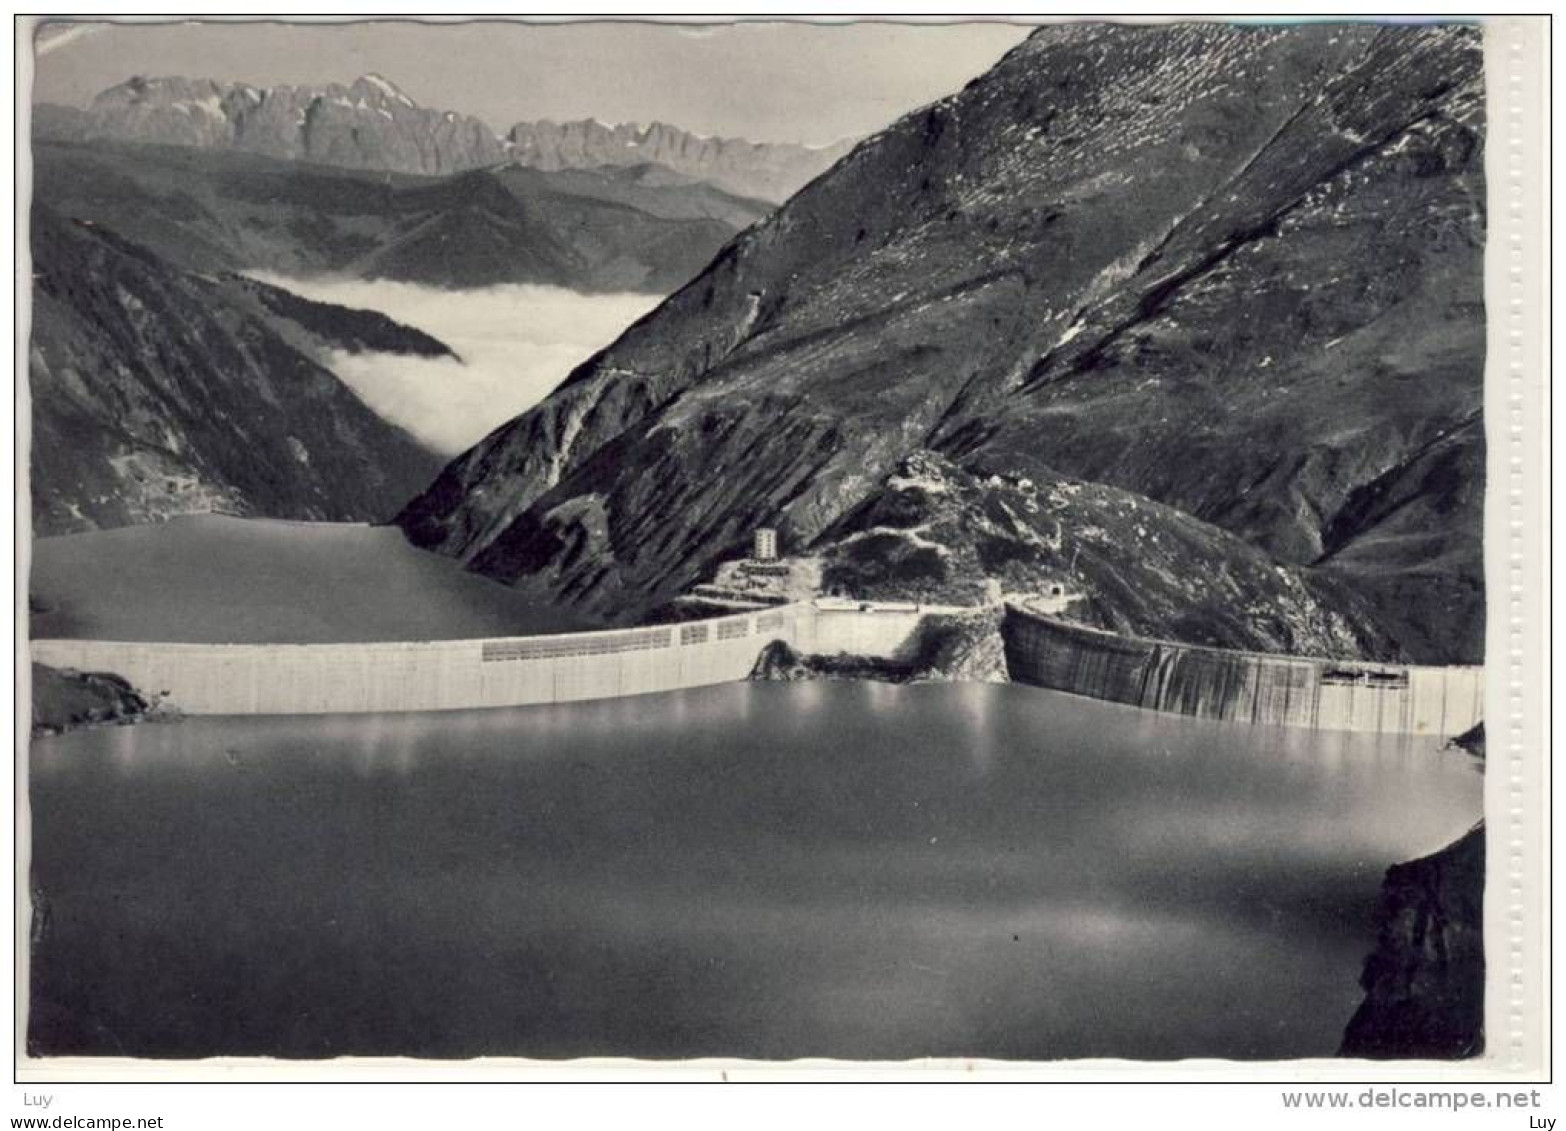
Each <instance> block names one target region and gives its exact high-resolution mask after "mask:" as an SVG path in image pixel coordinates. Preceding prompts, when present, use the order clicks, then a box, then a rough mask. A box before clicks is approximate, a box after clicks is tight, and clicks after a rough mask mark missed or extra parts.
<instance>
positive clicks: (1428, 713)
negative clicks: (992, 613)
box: [1002, 606, 1484, 737]
mask: <svg viewBox="0 0 1566 1131" xmlns="http://www.w3.org/2000/svg"><path fill="white" fill-rule="evenodd" d="M1002 636H1003V637H1004V639H1005V644H1006V662H1007V666H1008V668H1009V669H1010V671H1011V676H1012V678H1013V679H1015V680H1018V681H1020V682H1024V683H1031V684H1034V685H1036V686H1039V687H1047V688H1051V689H1053V690H1056V691H1068V692H1072V693H1075V694H1078V695H1086V696H1091V697H1092V698H1094V699H1105V700H1108V701H1110V702H1113V703H1126V704H1130V705H1131V706H1134V707H1145V708H1149V709H1151V710H1155V711H1167V712H1171V713H1174V714H1180V715H1192V716H1195V717H1198V718H1206V719H1220V720H1225V721H1231V722H1246V723H1263V724H1270V725H1275V726H1299V727H1315V728H1319V729H1323V730H1351V731H1366V732H1373V733H1382V734H1427V735H1437V736H1441V737H1452V736H1454V735H1458V734H1462V733H1463V732H1464V731H1467V730H1468V729H1470V728H1471V727H1473V726H1474V724H1476V723H1477V722H1478V721H1479V720H1480V718H1481V717H1482V716H1483V713H1484V669H1483V668H1479V667H1413V666H1406V665H1399V664H1376V663H1363V662H1350V661H1338V660H1329V659H1318V658H1312V657H1301V656H1282V655H1272V654H1267V653H1259V652H1234V651H1228V650H1224V649H1219V648H1204V647H1199V646H1195V645H1187V644H1176V643H1171V642H1169V641H1163V640H1149V639H1144V638H1140V637H1132V636H1120V635H1117V634H1114V633H1109V632H1103V631H1100V630H1098V629H1093V628H1088V627H1086V626H1084V625H1079V624H1074V623H1071V622H1068V621H1063V620H1059V619H1057V618H1054V617H1049V616H1044V615H1041V614H1038V613H1034V612H1030V611H1028V610H1026V609H1021V608H1017V607H1015V606H1008V608H1007V611H1006V619H1005V623H1004V627H1003V630H1002Z"/></svg>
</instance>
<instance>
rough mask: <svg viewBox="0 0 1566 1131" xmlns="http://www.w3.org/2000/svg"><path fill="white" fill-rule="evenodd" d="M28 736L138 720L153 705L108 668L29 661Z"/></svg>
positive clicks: (151, 709) (145, 714)
mask: <svg viewBox="0 0 1566 1131" xmlns="http://www.w3.org/2000/svg"><path fill="white" fill-rule="evenodd" d="M32 685H33V697H32V704H33V713H32V736H33V737H34V738H47V737H49V736H51V735H57V734H64V733H66V732H67V731H72V730H81V729H83V728H85V727H93V726H125V725H127V724H130V723H136V722H140V721H141V720H142V719H144V718H146V717H148V716H149V715H150V714H152V713H153V711H154V706H153V704H152V703H150V702H149V701H148V700H147V699H145V698H143V697H142V696H141V695H140V694H139V693H138V692H137V691H136V689H135V688H134V687H132V686H131V685H130V684H129V683H128V682H126V681H125V680H124V679H122V678H121V677H119V676H117V675H112V674H110V673H108V672H79V671H73V670H70V669H65V668H52V667H49V666H48V665H46V664H33V665H32Z"/></svg>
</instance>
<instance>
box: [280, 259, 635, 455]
mask: <svg viewBox="0 0 1566 1131" xmlns="http://www.w3.org/2000/svg"><path fill="white" fill-rule="evenodd" d="M252 275H253V277H254V278H256V279H259V280H260V281H261V282H264V283H269V284H271V285H272V286H276V287H282V288H284V289H285V290H289V291H292V292H293V293H295V294H297V295H302V296H303V297H305V298H308V299H313V300H314V301H316V302H328V303H333V304H335V305H337V306H348V307H354V308H357V309H361V310H376V311H379V312H381V313H382V314H385V315H386V316H387V317H389V318H392V319H395V320H396V321H398V322H401V323H403V324H404V325H407V326H412V327H414V328H415V329H418V330H423V331H424V332H425V333H427V334H432V335H434V336H435V337H436V338H439V339H440V340H441V341H442V342H444V343H445V344H446V345H448V346H450V347H451V348H452V350H454V351H455V352H456V354H457V356H458V357H459V358H460V359H461V360H460V361H459V360H453V359H452V358H429V357H405V356H402V355H400V354H386V353H350V352H347V351H344V350H333V351H331V352H330V353H329V354H328V355H327V357H326V358H325V361H326V364H327V366H328V367H329V368H330V369H331V370H332V371H333V372H334V373H336V374H337V375H338V376H339V377H340V378H342V379H343V381H344V382H346V383H347V384H348V385H349V386H350V387H351V388H352V389H353V390H354V391H355V392H356V393H358V394H359V396H360V397H361V398H363V400H364V402H365V403H366V404H368V405H369V406H370V407H371V408H372V409H374V410H375V411H376V412H378V413H380V415H381V416H383V417H384V418H386V419H387V420H389V421H391V422H392V423H394V424H398V425H400V426H402V427H403V428H406V429H407V430H408V431H409V432H411V433H413V435H414V436H416V437H418V438H419V439H420V440H422V441H423V442H424V443H426V444H428V445H429V446H430V447H432V448H434V449H435V450H436V451H437V452H439V453H440V454H442V455H448V456H449V455H455V454H457V453H458V452H460V451H463V450H464V449H466V448H468V447H469V446H471V445H472V444H473V443H475V442H476V441H478V440H480V439H482V438H483V437H484V435H485V434H486V433H488V432H489V431H491V430H492V429H494V428H495V427H497V426H499V425H501V424H503V423H505V422H506V421H507V420H509V419H511V418H512V417H513V416H516V415H517V414H518V413H520V412H523V411H525V410H527V409H529V408H531V407H532V406H533V405H535V404H537V403H538V402H539V401H540V400H542V399H543V398H544V397H545V396H547V395H548V394H549V392H550V390H552V389H553V388H554V387H555V386H556V385H558V384H559V383H560V382H561V380H563V379H564V378H565V376H566V374H568V373H570V371H571V370H572V369H573V368H574V367H575V366H576V365H577V364H579V363H580V362H582V361H585V360H586V359H587V358H588V357H590V356H592V354H593V353H595V352H596V351H598V350H600V349H602V348H603V347H604V346H606V345H608V344H609V343H610V342H612V341H614V339H615V338H617V337H618V336H619V335H620V332H621V331H622V330H624V329H625V328H626V327H627V326H629V325H630V324H631V323H632V322H634V321H635V320H636V319H638V318H640V317H641V316H642V315H643V314H646V313H647V312H648V311H649V310H651V309H652V308H653V307H655V306H657V305H658V303H660V302H661V301H663V296H662V295H652V294H599V295H589V294H579V293H577V292H576V291H571V290H566V289H565V288H562V287H548V286H538V285H533V284H509V285H505V286H497V287H486V288H483V289H480V290H443V289H441V288H439V287H426V286H421V285H419V284H417V283H396V282H388V281H386V280H366V279H296V278H290V277H288V276H284V275H276V274H270V273H267V272H252Z"/></svg>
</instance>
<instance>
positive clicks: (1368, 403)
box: [398, 23, 1485, 663]
mask: <svg viewBox="0 0 1566 1131" xmlns="http://www.w3.org/2000/svg"><path fill="white" fill-rule="evenodd" d="M1483 81H1484V76H1483V49H1482V42H1481V33H1480V31H1479V29H1477V28H1475V27H1464V26H1424V27H1415V26H1378V25H1372V24H1320V25H1303V26H1302V25H1294V26H1287V27H1283V26H1268V27H1262V26H1237V25H1227V24H1217V23H1210V24H1204V23H1182V24H1171V25H1164V26H1134V25H1115V24H1091V23H1083V24H1066V25H1057V26H1050V27H1045V28H1041V29H1040V30H1038V31H1036V32H1035V33H1034V34H1033V35H1031V36H1030V37H1029V38H1028V39H1027V40H1026V41H1025V42H1024V43H1023V44H1022V45H1021V46H1019V47H1018V48H1016V49H1015V50H1013V51H1012V52H1011V53H1010V54H1008V55H1007V56H1006V57H1005V58H1004V59H1003V60H1002V61H1001V62H1000V63H999V64H997V65H996V66H995V67H994V68H993V69H992V70H991V71H990V72H989V73H987V74H986V75H984V76H982V77H981V78H979V79H977V80H975V81H974V82H972V83H970V84H969V85H968V87H967V88H965V89H964V90H963V91H962V92H960V93H959V94H956V95H953V96H952V97H950V98H947V99H944V100H942V101H940V102H938V103H935V104H934V105H931V106H929V107H927V108H925V109H922V110H919V111H916V112H914V113H912V114H909V115H907V116H906V117H904V118H903V119H901V120H900V121H898V122H897V123H896V124H894V125H893V126H891V127H890V128H888V129H887V130H885V131H883V132H882V133H880V134H878V135H876V136H875V137H873V138H870V139H869V140H867V141H866V142H864V143H863V144H861V145H860V146H858V147H857V148H856V149H855V150H854V152H853V153H851V154H850V155H849V156H848V157H846V158H845V159H844V160H842V161H841V162H839V163H838V164H837V165H836V166H835V167H833V168H832V169H831V170H830V171H829V172H828V173H826V174H825V175H823V176H822V177H820V178H819V179H817V180H816V181H814V182H813V183H811V184H810V185H809V186H808V187H807V188H805V189H804V190H803V191H801V192H800V193H799V194H798V195H796V196H795V197H794V198H792V199H791V200H790V201H789V202H788V203H787V204H785V205H784V206H783V207H782V208H781V209H779V210H778V211H777V212H775V213H774V214H773V215H771V216H770V217H769V218H768V219H767V220H765V221H763V222H762V223H760V224H758V225H757V226H755V227H753V228H751V229H750V230H748V231H747V232H745V233H744V234H742V235H741V236H740V237H739V238H737V239H736V240H735V241H734V242H733V243H731V244H729V245H728V246H727V247H726V248H725V249H724V250H723V251H722V252H721V253H720V254H719V256H718V257H717V259H715V260H714V261H713V263H712V264H711V265H710V266H709V267H708V268H707V269H706V270H705V271H704V272H703V273H702V274H701V275H700V276H699V277H698V278H697V279H695V280H694V281H693V282H691V283H690V284H689V285H688V286H686V287H685V288H683V289H682V290H680V291H679V292H678V293H676V294H674V295H673V296H671V297H670V298H669V299H668V300H667V301H666V302H665V303H664V304H663V305H662V306H661V307H659V308H658V309H657V310H656V311H654V312H653V313H652V314H650V315H648V316H647V317H646V318H644V319H642V320H641V321H640V322H638V323H637V324H636V325H635V326H633V327H631V328H630V329H628V330H627V331H626V332H625V334H624V335H622V336H621V338H620V339H619V340H618V341H616V342H615V343H614V344H612V345H611V346H609V347H608V348H607V349H605V350H604V351H603V352H602V353H601V354H599V355H598V356H596V357H594V358H592V359H590V360H589V361H588V362H586V363H584V364H583V365H582V366H580V367H579V368H578V369H577V370H576V371H575V372H573V373H572V374H571V375H570V376H569V377H568V378H567V379H566V380H565V381H564V382H563V383H562V384H561V385H560V387H559V388H558V389H557V390H556V391H555V392H554V393H553V394H552V395H551V396H550V397H549V398H547V399H546V400H545V401H543V402H542V403H541V404H540V405H538V406H537V407H536V408H535V409H533V410H531V411H529V412H528V413H526V414H524V415H522V416H520V417H518V418H516V419H515V420H513V421H511V422H510V423H509V424H506V425H505V426H503V427H501V428H499V429H497V430H496V431H495V432H494V433H492V434H491V435H490V436H488V437H487V438H486V439H485V440H483V441H482V442H481V443H480V444H478V445H477V446H475V447H474V448H473V449H472V450H471V451H469V452H467V453H466V454H464V455H463V456H462V457H460V458H459V459H458V460H456V461H454V462H453V463H452V464H451V465H450V466H448V467H447V468H446V470H445V471H444V472H443V473H442V475H441V477H440V478H439V479H438V480H437V481H436V482H435V483H434V484H433V485H432V486H431V487H430V489H429V490H428V491H426V492H425V493H424V494H423V495H422V496H420V497H419V498H418V499H416V500H415V501H414V502H412V503H411V504H410V505H409V506H408V507H407V508H406V509H405V510H404V512H403V513H402V515H401V516H400V518H399V520H398V521H399V522H400V523H401V524H402V526H403V528H404V529H405V530H406V531H407V533H408V535H409V537H410V538H411V539H412V540H413V541H415V542H416V543H417V544H419V545H422V546H427V547H431V548H435V549H439V550H441V551H443V552H445V553H448V554H452V555H454V556H457V557H460V558H461V559H462V560H464V561H466V562H467V563H468V564H469V566H470V568H472V569H475V570H477V571H480V572H482V573H485V574H487V575H489V576H492V577H495V578H498V579H501V580H504V581H506V582H508V583H511V584H514V585H516V586H518V587H522V588H525V589H527V590H528V591H530V592H533V593H535V594H536V595H538V596H539V597H541V598H543V599H547V600H550V601H555V602H561V603H565V604H567V605H570V606H572V607H573V608H574V609H576V610H579V611H581V612H584V613H587V614H590V615H592V616H595V617H597V618H599V619H601V620H604V621H607V622H614V621H625V620H631V619H635V618H637V617H640V616H643V615H646V614H647V613H648V612H649V611H650V610H652V609H654V608H656V607H657V606H658V605H659V604H660V603H661V602H664V601H667V600H669V599H670V598H672V597H673V596H675V595H677V594H679V593H680V592H682V591H684V590H685V589H686V588H687V587H689V586H690V585H692V584H693V583H695V582H697V581H699V580H701V579H702V578H703V577H705V576H709V575H710V573H711V571H712V570H713V568H714V566H715V564H716V563H717V562H719V561H721V560H723V559H724V558H726V557H732V556H736V555H738V554H740V553H742V552H743V548H744V546H745V544H746V540H747V539H748V538H749V536H750V534H751V532H752V531H753V530H754V529H755V528H756V527H757V526H762V525H766V526H774V527H777V528H779V531H780V537H781V539H782V541H783V544H784V547H785V549H786V550H787V551H788V552H791V553H795V554H809V555H816V556H819V557H821V558H823V559H824V560H825V562H826V564H827V566H828V567H829V572H832V573H833V574H835V575H836V576H839V577H841V578H844V579H845V583H849V584H851V586H852V587H853V588H855V589H856V591H874V592H877V593H881V594H895V593H903V594H908V595H919V596H929V597H935V598H942V597H946V598H964V597H969V596H971V594H970V593H968V590H971V589H972V588H973V585H974V582H975V573H977V574H978V575H980V578H981V579H987V580H989V581H990V582H993V583H996V584H998V585H999V586H1001V587H1002V588H1017V589H1024V590H1026V589H1029V588H1033V587H1036V586H1037V585H1038V584H1039V583H1040V582H1041V581H1043V580H1046V579H1050V578H1059V579H1063V580H1066V581H1068V582H1069V583H1070V584H1071V585H1073V586H1074V587H1076V588H1077V589H1079V590H1080V591H1081V592H1083V593H1084V594H1085V595H1086V597H1087V599H1088V600H1087V603H1088V607H1089V609H1090V615H1091V617H1092V618H1093V619H1095V620H1097V621H1098V622H1099V623H1102V624H1104V625H1106V626H1108V627H1112V628H1116V629H1121V630H1126V631H1133V632H1137V633H1140V634H1144V635H1152V636H1162V637H1166V638H1171V639H1177V640H1185V641H1191V642H1196V643H1211V644H1218V645H1226V646H1234V647H1246V648H1260V649H1267V650H1279V651H1300V652H1318V653H1323V654H1331V655H1342V656H1355V655H1358V656H1375V657H1381V658H1387V659H1392V658H1406V659H1412V660H1416V661H1423V662H1436V663H1450V662H1477V661H1479V660H1480V659H1481V658H1482V656H1483V636H1484V632H1483V626H1484V589H1483V577H1484V570H1483V561H1482V553H1481V531H1482V522H1481V512H1482V507H1483V496H1484V428H1483V423H1482V417H1481V408H1482V401H1483V389H1484V380H1483V372H1484V355H1485V319H1484V299H1483V289H1482V280H1483V248H1484V240H1485V218H1484V217H1485V185H1484V160H1483V136H1484V94H1483ZM910 461H912V463H910Z"/></svg>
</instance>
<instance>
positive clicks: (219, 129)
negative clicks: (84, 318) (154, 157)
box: [33, 75, 852, 203]
mask: <svg viewBox="0 0 1566 1131" xmlns="http://www.w3.org/2000/svg"><path fill="white" fill-rule="evenodd" d="M33 128H34V133H35V136H36V137H40V138H45V139H50V140H63V141H113V142H124V143H135V144H150V145H181V146H191V147H195V148H199V149H223V150H238V151H240V152H245V153H255V154H259V155H261V156H266V157H275V158H281V159H284V160H290V161H311V162H316V163H319V164H323V165H336V166H340V167H342V168H348V169H367V170H375V171H380V172H392V173H411V174H418V175H423V176H444V175H447V174H451V173H462V172H467V171H469V170H473V169H488V168H493V167H495V166H499V165H506V164H516V165H522V166H526V167H530V168H538V169H543V170H546V171H551V172H552V171H557V170H561V169H595V168H598V167H601V166H635V165H646V164H657V165H661V166H663V167H665V168H667V169H670V170H672V171H673V172H675V173H680V174H684V175H686V176H689V177H695V178H698V179H700V180H703V181H707V182H709V183H710V184H713V185H716V186H718V187H720V188H723V189H726V190H728V191H729V192H732V193H735V194H737V195H740V196H750V197H758V198H761V199H763V200H766V201H769V202H771V203H777V202H780V201H782V200H785V199H787V198H788V197H789V196H790V195H792V194H793V193H794V192H795V191H796V190H798V189H799V188H800V187H801V186H802V185H804V184H805V183H806V182H808V181H810V180H811V179H813V178H814V177H816V176H818V175H820V174H821V173H822V172H824V171H825V170H826V169H827V168H828V167H829V166H831V165H832V164H833V163H834V162H835V161H837V160H838V158H840V157H842V156H843V155H844V154H845V153H847V152H848V150H849V148H851V145H852V143H851V142H848V141H843V142H838V143H836V144H833V145H829V146H823V147H811V146H804V145H792V144H773V143H765V142H750V141H744V140H742V139H738V138H711V137H703V136H701V135H698V134H693V133H690V132H688V131H685V130H681V129H679V128H677V127H675V126H670V125H665V124H664V123H662V122H654V123H653V124H652V125H650V126H647V127H641V126H634V125H617V126H608V125H604V124H603V123H601V122H596V121H582V122H565V123H556V122H549V121H538V122H519V123H517V124H516V125H514V126H512V127H511V129H510V130H509V131H508V132H506V133H505V134H504V135H501V134H497V132H496V131H494V130H492V129H491V128H490V127H489V126H488V125H486V124H485V123H484V122H482V121H480V120H479V119H477V118H474V117H470V116H467V115H463V114H458V113H456V112H454V111H450V110H435V109H429V108H426V107H422V106H419V105H418V104H417V103H416V102H414V100H413V99H411V98H409V97H408V96H407V95H406V94H404V93H403V92H402V91H401V90H399V89H398V88H397V87H396V86H395V85H393V84H392V83H391V82H389V81H387V80H386V79H384V78H381V77H380V76H379V75H365V76H362V77H361V78H358V79H355V80H354V81H353V82H351V83H349V84H348V85H346V86H344V85H340V84H335V83H334V84H331V85H328V86H323V87H295V86H276V87H270V88H266V87H255V86H250V85H248V84H246V83H225V82H215V81H213V80H211V79H187V78H179V77H171V78H133V79H130V80H129V81H127V82H124V83H121V84H120V85H118V86H114V87H110V88H109V89H108V90H105V91H103V92H102V93H101V94H99V95H98V96H97V97H96V98H94V99H93V101H92V104H91V105H90V106H89V107H87V108H86V109H81V108H78V107H69V106H56V105H50V104H43V105H39V106H37V107H35V110H34V120H33Z"/></svg>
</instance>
